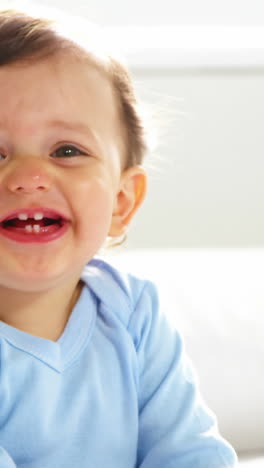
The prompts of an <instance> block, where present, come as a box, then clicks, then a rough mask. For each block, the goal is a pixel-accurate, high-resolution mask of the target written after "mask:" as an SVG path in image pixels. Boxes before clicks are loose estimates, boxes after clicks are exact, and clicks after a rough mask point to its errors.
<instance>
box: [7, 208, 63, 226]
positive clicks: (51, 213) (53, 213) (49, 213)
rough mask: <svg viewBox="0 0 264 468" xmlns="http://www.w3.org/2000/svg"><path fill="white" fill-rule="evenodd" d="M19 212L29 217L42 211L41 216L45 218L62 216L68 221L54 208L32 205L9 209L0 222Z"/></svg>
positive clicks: (15, 215)
mask: <svg viewBox="0 0 264 468" xmlns="http://www.w3.org/2000/svg"><path fill="white" fill-rule="evenodd" d="M20 213H27V215H28V216H29V217H31V216H32V217H33V215H34V214H35V213H43V216H44V217H45V218H52V219H60V218H62V219H63V220H65V221H70V220H69V218H68V217H67V216H66V215H65V214H64V213H62V212H61V211H58V210H54V209H53V208H48V207H41V206H34V207H29V208H26V207H25V208H20V209H17V210H14V211H10V212H8V213H6V214H5V215H3V216H1V217H0V223H2V222H3V221H8V220H9V219H12V218H17V217H18V215H19V214H20Z"/></svg>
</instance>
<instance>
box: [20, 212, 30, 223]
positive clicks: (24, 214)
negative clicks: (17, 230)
mask: <svg viewBox="0 0 264 468" xmlns="http://www.w3.org/2000/svg"><path fill="white" fill-rule="evenodd" d="M18 219H21V221H26V220H27V219H28V215H27V214H26V213H19V215H18Z"/></svg>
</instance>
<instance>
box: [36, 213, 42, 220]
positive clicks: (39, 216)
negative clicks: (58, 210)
mask: <svg viewBox="0 0 264 468" xmlns="http://www.w3.org/2000/svg"><path fill="white" fill-rule="evenodd" d="M34 219H35V220H36V221H37V220H38V219H43V213H35V214H34Z"/></svg>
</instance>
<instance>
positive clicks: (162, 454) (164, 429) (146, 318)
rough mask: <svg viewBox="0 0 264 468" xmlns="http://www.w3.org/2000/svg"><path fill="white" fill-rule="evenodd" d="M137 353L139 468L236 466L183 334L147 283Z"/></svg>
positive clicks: (136, 329)
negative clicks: (200, 384)
mask: <svg viewBox="0 0 264 468" xmlns="http://www.w3.org/2000/svg"><path fill="white" fill-rule="evenodd" d="M128 328H129V331H130V333H131V335H132V337H133V340H134V344H135V347H136V351H137V356H138V375H139V379H138V386H139V389H138V392H139V393H138V399H139V403H138V404H139V439H138V455H137V465H136V468H160V467H166V468H176V467H177V468H194V467H195V468H234V467H237V466H238V465H237V456H236V453H235V451H234V450H233V448H232V447H231V446H230V444H229V443H228V442H227V441H225V440H224V439H223V438H222V437H221V435H220V434H219V431H218V426H217V420H216V417H215V415H214V413H213V412H212V411H211V410H210V409H209V408H208V407H207V406H206V404H205V403H204V401H203V399H202V396H201V395H200V392H199V385H198V381H197V377H196V374H195V372H194V370H193V367H192V364H191V362H190V359H189V358H188V356H187V355H186V353H185V348H184V344H183V340H182V337H181V336H180V334H179V333H178V332H177V331H176V330H175V329H174V328H173V327H172V326H171V325H170V322H169V321H168V319H167V318H166V316H165V315H164V314H162V313H161V312H160V309H159V301H158V297H157V293H156V287H155V286H154V285H153V284H152V283H151V282H146V283H145V286H144V287H143V289H142V291H141V293H140V295H139V299H138V301H137V304H136V306H135V308H134V311H133V313H132V315H131V319H130V322H129V327H128Z"/></svg>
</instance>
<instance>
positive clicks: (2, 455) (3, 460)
mask: <svg viewBox="0 0 264 468" xmlns="http://www.w3.org/2000/svg"><path fill="white" fill-rule="evenodd" d="M0 467H1V468H16V465H15V463H14V462H13V460H12V458H11V457H10V456H9V455H8V453H7V451H6V450H5V449H4V448H3V447H0Z"/></svg>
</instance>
